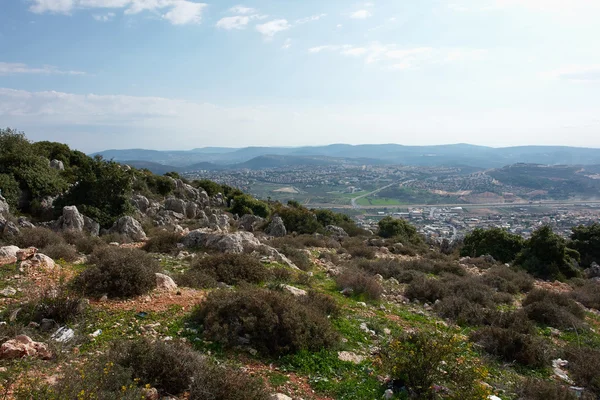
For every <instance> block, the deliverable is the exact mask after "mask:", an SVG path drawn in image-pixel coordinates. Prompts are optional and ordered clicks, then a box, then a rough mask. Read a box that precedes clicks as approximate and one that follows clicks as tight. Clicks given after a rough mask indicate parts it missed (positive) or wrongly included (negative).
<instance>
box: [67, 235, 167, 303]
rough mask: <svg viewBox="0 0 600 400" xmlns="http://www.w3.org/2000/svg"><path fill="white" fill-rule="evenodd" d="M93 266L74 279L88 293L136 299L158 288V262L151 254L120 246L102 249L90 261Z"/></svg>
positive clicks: (77, 285)
mask: <svg viewBox="0 0 600 400" xmlns="http://www.w3.org/2000/svg"><path fill="white" fill-rule="evenodd" d="M89 263H90V264H92V266H91V267H89V268H88V269H86V270H85V271H83V272H82V273H81V274H80V275H79V276H78V277H77V278H75V280H74V283H75V287H77V288H79V289H80V290H82V291H83V292H84V293H86V294H91V295H99V296H101V295H103V294H106V295H107V296H109V297H134V296H139V295H141V294H144V293H148V292H149V291H150V290H152V289H153V288H155V287H156V277H155V273H156V272H159V270H160V266H159V264H158V262H157V261H156V260H155V259H154V258H152V256H150V255H149V254H148V253H146V252H144V251H141V250H137V249H125V248H119V247H112V246H110V247H104V248H99V249H97V250H96V251H94V252H93V253H92V255H91V256H90V259H89Z"/></svg>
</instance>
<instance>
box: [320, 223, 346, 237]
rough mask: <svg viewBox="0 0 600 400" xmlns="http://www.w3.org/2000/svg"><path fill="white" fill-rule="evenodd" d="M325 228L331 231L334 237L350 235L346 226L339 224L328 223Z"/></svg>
mask: <svg viewBox="0 0 600 400" xmlns="http://www.w3.org/2000/svg"><path fill="white" fill-rule="evenodd" d="M325 230H326V231H327V232H329V233H331V235H332V236H334V237H338V238H343V237H348V234H347V233H346V231H345V230H344V228H340V227H339V226H335V225H327V226H326V227H325Z"/></svg>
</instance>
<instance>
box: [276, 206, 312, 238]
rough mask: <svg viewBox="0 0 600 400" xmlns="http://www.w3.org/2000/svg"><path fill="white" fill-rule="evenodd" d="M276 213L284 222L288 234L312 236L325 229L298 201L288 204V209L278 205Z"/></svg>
mask: <svg viewBox="0 0 600 400" xmlns="http://www.w3.org/2000/svg"><path fill="white" fill-rule="evenodd" d="M275 212H276V213H277V214H279V216H280V217H281V219H282V220H283V223H284V225H285V227H286V228H287V231H288V232H296V233H300V234H309V235H310V234H313V233H315V232H317V231H319V230H322V229H323V225H321V224H320V223H319V221H318V220H317V217H316V216H315V214H314V213H313V212H311V211H310V210H309V209H308V208H306V207H304V206H302V205H301V204H300V203H298V202H297V201H293V200H292V201H290V202H288V207H284V206H283V205H281V204H279V203H278V204H277V206H276V207H275Z"/></svg>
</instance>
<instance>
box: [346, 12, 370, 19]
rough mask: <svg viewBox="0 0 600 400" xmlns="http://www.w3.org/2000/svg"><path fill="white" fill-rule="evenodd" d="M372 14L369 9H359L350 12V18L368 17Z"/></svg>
mask: <svg viewBox="0 0 600 400" xmlns="http://www.w3.org/2000/svg"><path fill="white" fill-rule="evenodd" d="M372 16H373V14H371V12H370V11H369V10H358V11H355V12H353V13H352V14H350V18H352V19H366V18H369V17H372Z"/></svg>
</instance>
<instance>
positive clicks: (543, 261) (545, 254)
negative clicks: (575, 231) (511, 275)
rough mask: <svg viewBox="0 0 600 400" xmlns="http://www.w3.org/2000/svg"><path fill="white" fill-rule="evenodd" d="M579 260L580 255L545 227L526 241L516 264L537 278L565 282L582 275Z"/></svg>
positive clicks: (550, 229)
mask: <svg viewBox="0 0 600 400" xmlns="http://www.w3.org/2000/svg"><path fill="white" fill-rule="evenodd" d="M578 260H579V253H578V252H577V251H575V250H572V249H569V248H568V247H567V241H566V240H565V239H563V238H562V237H560V236H559V235H557V234H556V233H554V232H553V231H552V228H550V227H549V226H547V225H545V226H543V227H541V228H539V229H538V230H536V231H535V232H533V234H532V235H531V238H530V239H528V240H527V241H525V245H524V247H523V250H522V251H521V252H520V253H519V254H518V255H517V258H516V260H515V263H516V264H517V265H519V266H521V267H523V268H524V269H525V270H526V271H527V272H529V273H530V274H531V275H533V276H535V277H537V278H541V279H558V280H565V279H568V278H573V277H576V276H579V275H580V274H581V270H580V268H579V267H578V265H577V261H578Z"/></svg>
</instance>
